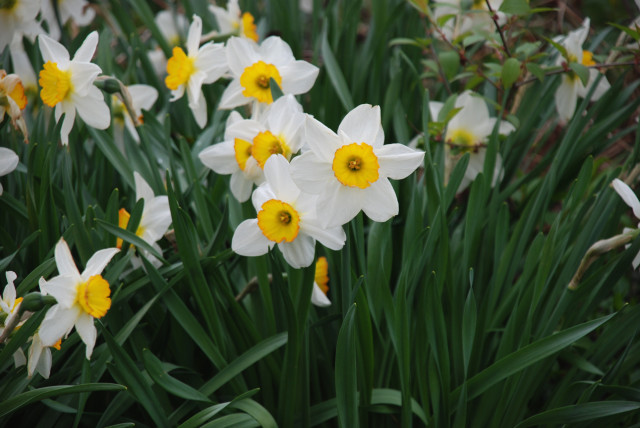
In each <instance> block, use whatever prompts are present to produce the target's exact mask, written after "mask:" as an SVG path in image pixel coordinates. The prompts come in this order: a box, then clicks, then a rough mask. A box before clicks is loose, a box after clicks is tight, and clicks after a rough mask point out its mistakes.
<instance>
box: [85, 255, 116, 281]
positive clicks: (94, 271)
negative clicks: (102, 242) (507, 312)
mask: <svg viewBox="0 0 640 428" xmlns="http://www.w3.org/2000/svg"><path fill="white" fill-rule="evenodd" d="M119 252H120V250H119V249H117V248H105V249H103V250H100V251H96V253H95V254H94V255H93V256H91V258H90V259H89V261H88V262H87V267H86V268H85V269H84V271H83V272H82V279H84V280H85V281H88V280H89V278H91V277H92V276H94V275H100V274H101V273H102V271H103V270H104V268H105V267H106V266H107V265H108V264H109V262H110V261H111V259H112V258H113V256H115V255H116V254H118V253H119Z"/></svg>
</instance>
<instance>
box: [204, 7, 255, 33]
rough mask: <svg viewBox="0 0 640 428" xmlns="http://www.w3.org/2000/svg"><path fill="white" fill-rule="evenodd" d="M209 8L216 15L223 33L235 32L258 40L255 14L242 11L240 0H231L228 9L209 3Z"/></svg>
mask: <svg viewBox="0 0 640 428" xmlns="http://www.w3.org/2000/svg"><path fill="white" fill-rule="evenodd" d="M209 10H210V11H211V13H213V15H214V16H215V17H216V21H217V22H218V29H219V30H220V33H221V34H235V35H238V36H240V37H246V38H247V39H251V40H253V41H254V42H257V41H258V33H257V32H256V24H254V18H253V15H251V14H250V13H249V12H245V13H242V11H241V10H240V6H239V5H238V0H229V1H228V2H227V8H226V9H225V8H223V7H220V6H214V5H209Z"/></svg>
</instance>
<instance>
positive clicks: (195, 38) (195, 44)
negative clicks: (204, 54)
mask: <svg viewBox="0 0 640 428" xmlns="http://www.w3.org/2000/svg"><path fill="white" fill-rule="evenodd" d="M201 35H202V19H200V17H199V16H198V15H196V14H194V15H193V22H192V23H191V26H190V27H189V35H188V36H187V52H188V55H189V56H190V57H195V56H196V54H197V53H198V48H199V47H200V36H201Z"/></svg>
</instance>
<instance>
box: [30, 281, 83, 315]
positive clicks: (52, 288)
mask: <svg viewBox="0 0 640 428" xmlns="http://www.w3.org/2000/svg"><path fill="white" fill-rule="evenodd" d="M80 282H82V278H80V277H79V276H76V275H58V276H55V277H53V278H51V279H50V280H48V281H46V282H43V283H42V285H41V286H40V288H41V289H42V291H44V292H45V293H46V294H48V295H51V296H53V297H55V299H56V300H57V302H58V304H60V305H62V306H63V307H65V308H70V307H71V306H73V303H74V302H75V301H76V295H77V292H76V286H77V285H78V284H79V283H80Z"/></svg>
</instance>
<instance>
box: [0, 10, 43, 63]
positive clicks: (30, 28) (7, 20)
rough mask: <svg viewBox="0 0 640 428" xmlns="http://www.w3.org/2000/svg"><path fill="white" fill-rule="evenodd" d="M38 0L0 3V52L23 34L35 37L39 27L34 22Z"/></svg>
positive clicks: (37, 11)
mask: <svg viewBox="0 0 640 428" xmlns="http://www.w3.org/2000/svg"><path fill="white" fill-rule="evenodd" d="M39 12H40V0H9V1H3V2H2V3H0V28H1V30H0V52H2V51H3V50H4V48H5V47H6V46H7V45H8V44H9V43H11V42H12V40H14V38H16V39H18V40H20V39H22V36H23V35H28V36H30V37H35V35H36V34H38V33H39V32H40V31H41V29H40V25H38V23H37V22H36V16H38V13H39Z"/></svg>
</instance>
